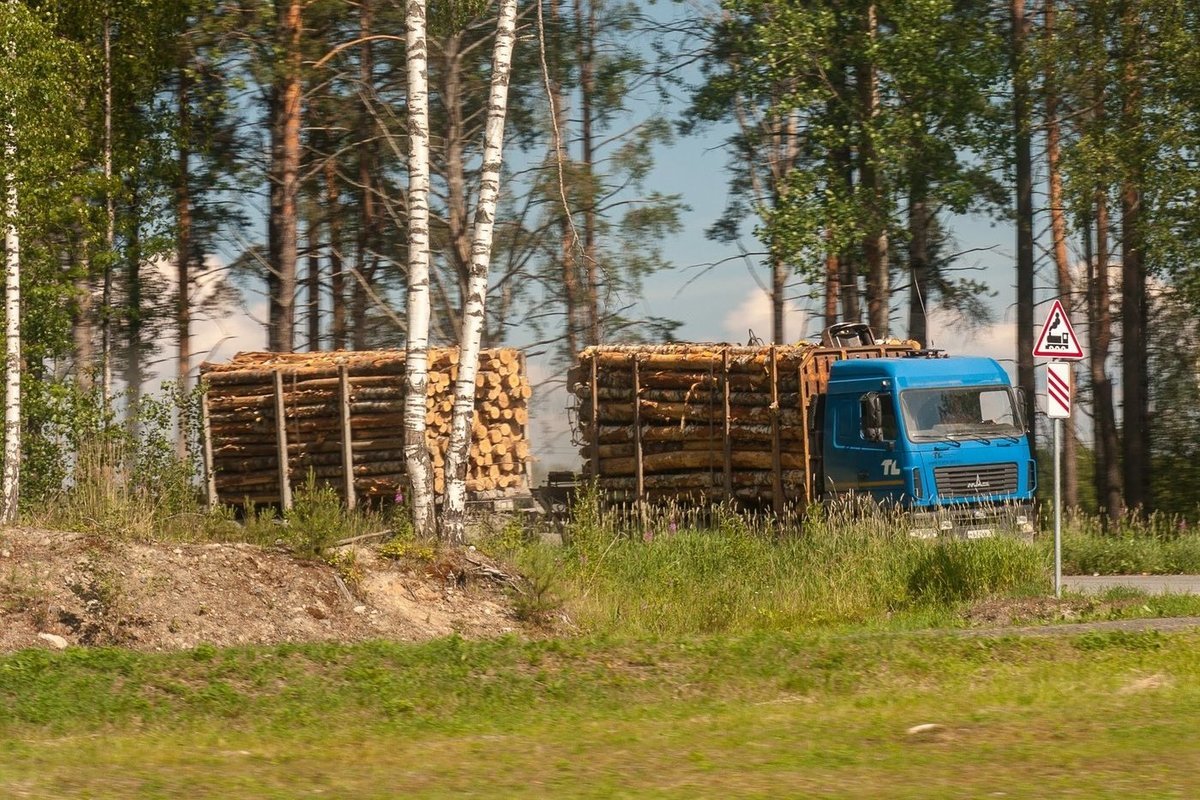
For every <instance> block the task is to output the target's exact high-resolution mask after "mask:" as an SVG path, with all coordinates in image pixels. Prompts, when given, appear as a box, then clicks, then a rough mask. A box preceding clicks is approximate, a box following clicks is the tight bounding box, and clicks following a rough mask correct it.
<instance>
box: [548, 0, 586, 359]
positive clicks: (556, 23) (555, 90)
mask: <svg viewBox="0 0 1200 800" xmlns="http://www.w3.org/2000/svg"><path fill="white" fill-rule="evenodd" d="M549 6H550V37H552V38H553V40H554V41H556V42H557V41H558V40H560V39H561V38H562V30H561V17H560V14H559V3H558V0H552V2H551V3H550V4H549ZM541 10H542V6H541V4H540V3H539V4H538V19H539V21H540V19H541ZM539 34H540V35H541V36H542V38H543V41H541V42H540V43H539V44H540V47H541V48H542V51H543V52H545V50H546V42H545V39H546V38H547V37H546V31H545V29H544V28H539ZM553 53H554V56H553V59H550V58H547V63H546V65H545V68H546V72H547V76H548V79H549V83H550V86H549V88H548V92H549V94H550V98H551V100H552V102H553V103H554V108H553V109H552V112H551V120H550V121H551V123H552V125H553V128H554V130H553V135H554V138H553V141H552V143H551V154H552V156H553V158H554V161H555V167H556V170H557V173H558V187H559V195H560V197H559V201H560V202H561V203H562V204H563V208H562V222H561V223H560V225H559V239H560V242H561V243H560V246H559V250H560V257H561V258H562V283H563V301H564V306H565V312H564V313H565V316H566V324H565V325H564V330H565V334H566V342H567V352H568V354H569V355H570V357H571V358H574V357H575V355H576V354H577V353H578V352H579V332H580V326H579V301H580V297H579V265H578V262H577V260H576V258H575V255H576V250H577V248H578V247H579V244H580V243H579V240H578V236H577V235H576V232H575V225H574V220H573V218H572V216H571V204H570V195H569V194H568V190H567V185H566V182H567V177H566V169H567V162H568V160H569V158H570V154H569V153H568V152H567V147H566V143H565V136H566V131H567V127H568V126H569V125H570V119H571V118H570V115H569V114H568V111H567V109H568V105H569V103H568V100H567V92H566V90H565V89H564V87H563V83H564V76H565V75H566V72H565V70H564V68H563V65H562V58H561V57H560V50H559V49H558V48H555V50H554V51H553Z"/></svg>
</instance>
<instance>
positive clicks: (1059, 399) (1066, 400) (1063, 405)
mask: <svg viewBox="0 0 1200 800" xmlns="http://www.w3.org/2000/svg"><path fill="white" fill-rule="evenodd" d="M1046 416H1047V417H1050V418H1051V419H1066V418H1067V417H1070V416H1071V365H1070V364H1047V365H1046Z"/></svg>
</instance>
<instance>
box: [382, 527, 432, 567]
mask: <svg viewBox="0 0 1200 800" xmlns="http://www.w3.org/2000/svg"><path fill="white" fill-rule="evenodd" d="M378 552H379V555H381V556H382V557H384V558H390V559H392V560H394V561H409V560H412V561H425V562H429V561H433V559H434V558H435V557H436V556H437V546H436V545H435V544H434V543H433V542H418V541H417V540H416V538H415V537H414V536H412V535H411V533H410V534H409V535H407V536H394V537H392V538H391V539H388V540H387V541H386V542H384V543H383V544H381V545H380V546H379V551H378Z"/></svg>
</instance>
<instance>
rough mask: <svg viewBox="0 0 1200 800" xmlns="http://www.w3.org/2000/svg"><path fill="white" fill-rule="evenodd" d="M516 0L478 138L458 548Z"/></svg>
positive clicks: (499, 31) (461, 400)
mask: <svg viewBox="0 0 1200 800" xmlns="http://www.w3.org/2000/svg"><path fill="white" fill-rule="evenodd" d="M516 18H517V0H501V2H500V19H499V21H498V22H497V24H496V45H495V50H494V51H493V54H492V86H491V93H490V96H489V98H488V117H487V126H486V128H485V130H484V140H483V169H482V170H481V171H480V176H479V206H478V208H476V211H475V235H474V239H473V241H472V244H471V278H470V281H469V283H468V294H467V301H466V304H465V306H464V308H463V321H462V332H461V335H460V337H459V346H460V348H461V354H460V358H459V365H458V380H457V381H456V382H455V386H454V417H453V423H452V427H451V430H450V447H449V450H448V452H447V454H446V502H445V507H444V509H443V515H444V516H443V520H442V522H443V528H442V538H443V539H444V540H446V541H449V542H452V543H459V544H461V543H462V542H463V541H464V540H465V538H466V528H465V523H466V505H467V483H466V469H467V461H468V456H469V448H470V444H471V439H470V433H471V417H472V414H473V412H474V410H475V375H476V373H477V372H478V370H479V344H480V340H481V338H482V335H483V323H484V315H485V306H484V303H485V301H486V299H487V287H488V265H489V262H490V260H491V253H492V232H493V228H494V226H495V218H496V201H497V198H498V197H499V194H500V165H501V159H502V156H503V148H504V117H505V114H506V112H507V110H508V79H509V71H510V67H511V64H512V52H513V42H514V40H515V39H516Z"/></svg>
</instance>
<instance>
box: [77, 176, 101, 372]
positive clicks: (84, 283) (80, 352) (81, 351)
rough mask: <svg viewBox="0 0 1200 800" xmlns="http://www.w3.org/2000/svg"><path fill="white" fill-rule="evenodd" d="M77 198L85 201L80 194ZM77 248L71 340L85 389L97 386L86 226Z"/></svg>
mask: <svg viewBox="0 0 1200 800" xmlns="http://www.w3.org/2000/svg"><path fill="white" fill-rule="evenodd" d="M76 202H82V201H80V200H79V199H78V198H76ZM72 244H73V249H74V251H75V269H76V270H77V273H78V274H77V277H76V278H75V280H74V289H75V291H74V294H75V307H74V309H73V313H72V315H71V343H72V349H73V351H74V354H75V385H76V386H77V387H78V388H79V389H80V390H81V391H84V392H90V391H91V390H92V388H93V387H94V386H95V379H96V374H95V371H94V370H95V366H96V364H95V359H96V347H95V341H94V340H95V328H94V327H93V315H94V313H95V297H94V296H93V294H92V260H91V255H90V253H89V248H90V243H89V242H88V241H87V237H86V234H85V233H84V231H83V229H82V226H80V225H76V226H75V241H74V242H73V243H72Z"/></svg>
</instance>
